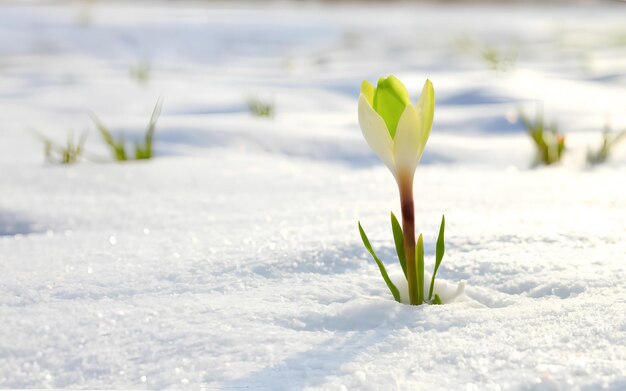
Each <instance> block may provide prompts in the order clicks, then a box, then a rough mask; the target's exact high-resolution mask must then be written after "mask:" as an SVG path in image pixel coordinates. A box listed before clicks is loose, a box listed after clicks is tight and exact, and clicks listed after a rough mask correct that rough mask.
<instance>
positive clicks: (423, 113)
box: [415, 79, 435, 157]
mask: <svg viewBox="0 0 626 391" xmlns="http://www.w3.org/2000/svg"><path fill="white" fill-rule="evenodd" d="M415 108H416V109H417V115H418V117H419V122H420V145H421V152H420V157H421V154H422V152H424V147H426V142H427V141H428V137H429V136H430V129H431V128H432V127H433V118H434V116H435V90H434V89H433V83H431V82H430V80H428V79H426V82H425V83H424V87H423V88H422V92H421V94H420V97H419V99H418V100H417V104H416V106H415Z"/></svg>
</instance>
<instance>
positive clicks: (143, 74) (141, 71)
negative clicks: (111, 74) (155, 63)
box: [128, 61, 150, 84]
mask: <svg viewBox="0 0 626 391" xmlns="http://www.w3.org/2000/svg"><path fill="white" fill-rule="evenodd" d="M128 72H129V74H130V77H131V78H132V79H134V80H136V81H137V83H139V84H146V83H147V82H148V80H150V64H149V63H148V62H146V61H140V62H138V63H137V64H135V65H131V66H130V68H129V70H128Z"/></svg>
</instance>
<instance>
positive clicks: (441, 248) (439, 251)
mask: <svg viewBox="0 0 626 391" xmlns="http://www.w3.org/2000/svg"><path fill="white" fill-rule="evenodd" d="M445 230H446V216H445V215H444V216H441V226H440V227H439V236H438V237H437V247H436V249H435V269H434V270H433V277H432V278H431V280H430V290H429V291H428V300H430V299H431V298H432V297H433V289H434V288H435V276H436V275H437V270H439V265H441V260H442V259H443V254H444V253H445V250H446V248H445V242H444V231H445ZM435 297H437V295H435Z"/></svg>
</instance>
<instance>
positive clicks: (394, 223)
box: [391, 212, 406, 278]
mask: <svg viewBox="0 0 626 391" xmlns="http://www.w3.org/2000/svg"><path fill="white" fill-rule="evenodd" d="M391 230H392V231H393V241H394V243H395V245H396V253H398V260H399V261H400V266H402V271H403V272H404V278H406V256H405V255H404V237H403V235H402V227H401V226H400V223H399V222H398V219H397V218H396V215H394V214H393V212H391Z"/></svg>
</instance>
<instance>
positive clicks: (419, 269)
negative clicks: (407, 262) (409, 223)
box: [415, 234, 424, 305]
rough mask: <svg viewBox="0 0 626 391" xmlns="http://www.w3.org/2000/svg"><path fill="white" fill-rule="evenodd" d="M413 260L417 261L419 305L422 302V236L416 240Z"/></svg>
mask: <svg viewBox="0 0 626 391" xmlns="http://www.w3.org/2000/svg"><path fill="white" fill-rule="evenodd" d="M415 258H416V261H417V262H416V263H417V305H420V304H422V303H423V302H424V235H422V234H420V237H419V238H418V239H417V251H416V252H415Z"/></svg>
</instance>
